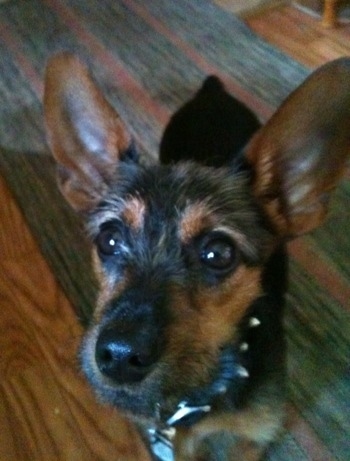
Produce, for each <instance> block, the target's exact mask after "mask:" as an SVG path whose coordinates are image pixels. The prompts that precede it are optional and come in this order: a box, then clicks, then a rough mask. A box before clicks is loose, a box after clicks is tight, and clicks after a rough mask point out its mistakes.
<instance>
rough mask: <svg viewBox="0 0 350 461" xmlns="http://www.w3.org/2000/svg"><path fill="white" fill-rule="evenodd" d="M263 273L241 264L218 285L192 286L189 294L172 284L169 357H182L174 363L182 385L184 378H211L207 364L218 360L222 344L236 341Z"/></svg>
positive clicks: (200, 381)
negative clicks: (237, 327)
mask: <svg viewBox="0 0 350 461" xmlns="http://www.w3.org/2000/svg"><path fill="white" fill-rule="evenodd" d="M260 275H261V270H260V268H258V269H251V268H247V267H245V266H243V265H242V266H241V267H239V268H238V269H237V270H236V271H235V273H234V274H233V275H232V277H231V278H229V279H228V280H227V281H226V282H225V283H223V284H222V285H221V286H220V287H217V288H214V287H213V288H208V289H205V290H200V291H196V289H195V288H193V291H191V292H190V293H186V292H184V291H183V290H182V289H180V288H176V287H173V289H172V296H171V310H172V315H173V318H174V321H173V323H172V326H171V328H170V329H169V331H168V335H169V338H170V341H169V345H168V349H167V353H168V357H167V359H168V360H169V361H170V362H172V361H173V360H174V358H176V360H180V362H176V363H175V364H174V365H175V366H174V373H177V376H176V380H177V382H178V385H179V386H181V383H182V382H183V381H184V382H185V383H186V382H188V379H189V378H188V376H192V379H193V380H194V379H196V381H197V383H198V385H199V384H201V383H203V382H205V381H206V380H207V379H208V366H209V365H210V363H213V364H214V363H215V361H216V360H217V356H218V353H219V349H220V347H221V346H223V345H225V343H227V342H228V341H232V340H234V334H235V325H237V324H238V322H239V321H240V320H241V319H242V317H243V315H244V314H245V312H246V309H247V308H248V307H249V306H250V304H251V302H252V300H254V299H255V298H256V297H257V296H258V295H259V294H260ZM232 293H234V294H235V295H234V296H232ZM209 369H210V367H209ZM176 370H177V371H176Z"/></svg>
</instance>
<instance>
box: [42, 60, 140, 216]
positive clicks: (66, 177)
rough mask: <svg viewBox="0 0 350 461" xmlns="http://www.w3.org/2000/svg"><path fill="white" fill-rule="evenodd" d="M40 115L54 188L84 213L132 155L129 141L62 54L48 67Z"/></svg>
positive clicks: (78, 67) (84, 74) (84, 73)
mask: <svg viewBox="0 0 350 461" xmlns="http://www.w3.org/2000/svg"><path fill="white" fill-rule="evenodd" d="M44 114H45V122H46V128H47V138H48V142H49V145H50V148H51V151H52V154H53V156H54V157H55V159H56V161H57V163H58V165H59V169H58V171H59V175H58V180H59V185H60V188H61V190H62V192H63V194H64V195H65V197H66V198H67V200H68V201H69V202H70V203H71V205H72V206H73V207H74V208H75V209H78V210H83V209H89V208H91V207H92V206H94V204H96V202H97V201H98V200H99V199H100V197H101V195H102V194H103V191H104V190H105V189H106V187H107V185H108V183H109V182H110V181H111V179H112V177H113V176H114V174H115V172H116V169H117V166H118V162H119V160H120V159H121V158H123V156H124V157H125V156H127V155H128V152H131V151H133V152H134V150H133V147H132V142H131V137H130V135H129V133H128V131H127V129H126V128H125V126H124V124H123V122H122V120H121V119H120V117H119V115H118V114H117V112H116V111H115V110H114V109H113V107H112V106H111V105H110V104H109V102H108V101H107V100H106V99H105V97H104V96H103V94H102V93H101V91H100V90H99V88H98V87H97V85H96V84H95V82H94V81H93V79H92V77H91V76H90V74H89V72H88V69H87V68H86V67H85V65H83V64H82V62H81V61H80V60H79V59H78V58H76V57H75V56H72V55H70V54H68V53H61V54H58V55H56V56H55V57H53V58H52V59H51V60H50V61H49V63H48V66H47V70H46V78H45V92H44Z"/></svg>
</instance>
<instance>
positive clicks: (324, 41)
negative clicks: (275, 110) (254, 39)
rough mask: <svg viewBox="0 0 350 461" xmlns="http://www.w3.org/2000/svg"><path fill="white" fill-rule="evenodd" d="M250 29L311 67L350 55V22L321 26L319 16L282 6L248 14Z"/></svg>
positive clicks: (247, 20) (247, 19)
mask: <svg viewBox="0 0 350 461" xmlns="http://www.w3.org/2000/svg"><path fill="white" fill-rule="evenodd" d="M246 22H247V24H248V25H249V27H251V29H252V30H253V31H254V32H256V33H257V34H258V35H260V36H261V37H262V38H264V39H265V40H266V41H268V42H269V43H271V44H273V45H275V46H276V47H277V48H279V49H281V50H282V51H284V52H285V53H286V54H288V55H290V56H291V57H293V58H294V59H295V60H297V61H299V62H300V63H301V64H304V65H306V66H308V67H311V68H314V67H317V66H320V65H321V64H324V63H325V62H327V61H330V60H332V59H336V58H339V57H341V56H349V55H350V25H349V24H347V25H340V26H339V27H337V28H334V29H325V28H324V27H322V25H321V22H320V20H319V19H318V18H315V17H313V16H311V15H308V14H306V13H303V12H301V11H300V10H298V9H297V8H295V7H293V6H281V7H279V8H275V9H271V10H267V11H265V12H263V13H262V14H259V13H257V14H255V15H252V16H250V17H247V18H246Z"/></svg>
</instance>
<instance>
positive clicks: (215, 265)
mask: <svg viewBox="0 0 350 461" xmlns="http://www.w3.org/2000/svg"><path fill="white" fill-rule="evenodd" d="M200 259H201V262H202V263H203V264H205V265H206V266H207V267H208V268H210V269H212V270H215V271H216V272H228V271H230V270H232V269H233V268H234V266H235V265H236V261H237V251H236V247H235V245H234V244H233V242H231V241H230V240H229V239H228V238H225V237H214V238H212V239H211V240H208V241H206V242H204V244H203V246H202V248H201V252H200Z"/></svg>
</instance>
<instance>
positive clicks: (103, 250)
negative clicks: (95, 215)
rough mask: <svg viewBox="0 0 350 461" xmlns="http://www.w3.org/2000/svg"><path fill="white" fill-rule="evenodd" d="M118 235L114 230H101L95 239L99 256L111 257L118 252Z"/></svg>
mask: <svg viewBox="0 0 350 461" xmlns="http://www.w3.org/2000/svg"><path fill="white" fill-rule="evenodd" d="M119 241H120V234H119V232H118V230H116V229H102V230H101V232H100V233H99V234H98V236H97V237H96V239H95V244H96V246H97V250H98V252H99V254H100V255H101V256H112V255H116V254H118V253H119V252H120V245H119Z"/></svg>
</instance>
